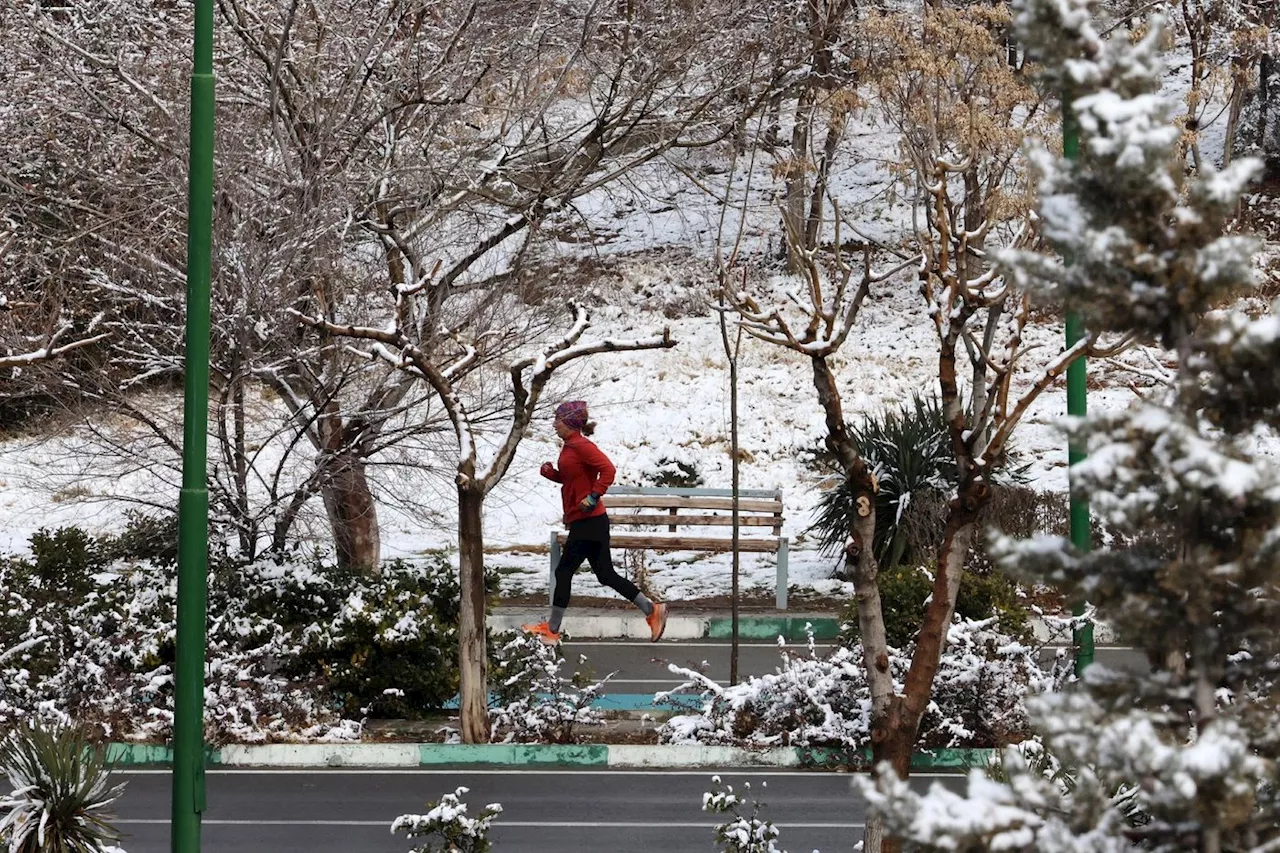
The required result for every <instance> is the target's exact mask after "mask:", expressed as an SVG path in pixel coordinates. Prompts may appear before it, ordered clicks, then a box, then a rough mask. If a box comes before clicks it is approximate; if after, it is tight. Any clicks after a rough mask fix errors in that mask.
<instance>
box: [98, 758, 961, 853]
mask: <svg viewBox="0 0 1280 853" xmlns="http://www.w3.org/2000/svg"><path fill="white" fill-rule="evenodd" d="M717 772H718V773H719V774H720V775H721V776H722V777H723V778H724V779H725V781H727V782H729V783H730V784H733V785H734V787H735V789H737V790H739V791H740V790H741V785H740V783H741V782H743V781H750V782H751V783H752V786H753V789H754V791H756V792H757V793H758V794H759V796H760V798H761V799H762V800H764V801H765V803H766V808H765V812H764V816H765V817H767V818H768V819H770V820H773V821H774V823H775V824H777V825H778V827H779V829H781V831H782V837H781V839H780V841H781V846H782V847H783V848H784V849H788V850H791V851H793V853H802V851H810V850H821V851H823V853H835V851H849V850H852V849H853V845H854V843H855V841H856V840H857V839H858V838H859V837H860V835H861V832H862V824H863V822H864V820H865V810H864V807H863V803H862V802H861V800H860V799H859V797H858V796H857V794H856V793H855V792H854V791H853V789H852V786H851V779H850V777H849V776H848V775H843V774H832V773H805V772H787V771H761V772H749V771H748V772H742V771H733V770H721V771H715V770H710V769H708V770H695V771H663V770H655V771H621V770H597V771H580V770H563V771H542V770H539V771H512V770H492V771H477V770H456V771H450V770H400V771H354V770H315V771H310V772H297V771H244V770H225V771H212V770H211V771H210V772H209V774H208V777H207V785H208V811H207V812H206V813H205V817H204V829H203V833H202V836H203V844H202V847H201V849H202V851H204V853H233V851H234V853H384V851H385V853H405V851H408V850H409V849H410V847H411V844H410V842H409V840H408V839H406V838H405V837H404V836H403V835H400V836H393V835H391V831H390V828H391V822H392V820H394V819H395V818H396V817H397V816H398V815H400V814H403V813H406V812H412V813H422V812H425V811H426V809H425V803H426V802H427V801H428V800H434V799H437V798H438V797H439V796H440V795H441V794H443V793H447V792H451V791H452V790H453V789H454V788H456V787H458V786H460V785H462V786H466V787H468V788H470V789H471V791H470V793H469V794H467V795H466V796H465V797H464V800H465V801H466V802H468V803H469V804H470V806H471V811H472V813H475V812H478V811H479V809H480V808H482V807H483V806H484V805H485V804H487V803H491V802H499V803H501V804H502V807H503V812H502V814H501V815H500V816H499V817H498V819H497V820H495V821H494V830H493V833H492V835H491V838H492V839H493V841H494V847H495V850H496V851H497V853H604V851H617V853H650V852H651V851H663V853H695V851H697V853H710V851H712V850H714V849H715V847H714V844H713V827H714V825H715V824H716V823H717V822H719V821H718V820H717V817H716V816H715V815H710V814H707V813H705V812H703V811H702V810H701V805H702V794H703V792H705V791H707V790H709V789H710V787H711V785H710V779H711V776H712V775H714V774H715V773H717ZM119 775H120V777H121V778H123V779H124V780H125V781H127V782H128V787H127V788H126V791H125V794H124V797H123V798H122V799H121V800H120V801H119V802H118V803H117V810H116V811H117V815H118V818H119V819H118V820H117V821H116V824H117V826H118V827H119V828H120V829H121V830H122V831H123V832H125V833H127V836H126V838H125V839H124V840H123V842H122V843H123V846H124V848H125V849H126V850H128V851H129V853H168V851H169V815H170V808H171V805H170V787H169V784H170V777H169V773H168V771H132V772H122V773H121V774H119ZM939 781H941V782H943V783H944V784H947V785H948V786H951V787H955V786H959V785H960V784H962V780H961V778H960V777H956V776H941V777H939V776H936V775H935V776H921V777H917V778H916V779H915V781H914V784H915V785H917V786H919V787H920V788H921V789H923V788H925V787H927V786H928V785H929V784H931V783H934V782H939ZM762 783H763V784H764V785H765V787H764V788H761V787H760V785H761V784H762Z"/></svg>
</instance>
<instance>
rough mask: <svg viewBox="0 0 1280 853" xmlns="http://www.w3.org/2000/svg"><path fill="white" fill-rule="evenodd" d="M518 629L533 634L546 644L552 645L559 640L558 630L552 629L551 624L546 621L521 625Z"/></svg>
mask: <svg viewBox="0 0 1280 853" xmlns="http://www.w3.org/2000/svg"><path fill="white" fill-rule="evenodd" d="M520 630H521V631H524V632H525V633H526V634H533V635H534V636H535V637H537V638H538V639H539V640H541V641H542V642H543V643H545V644H546V645H548V646H554V645H557V644H559V642H560V634H559V632H557V631H552V630H551V626H550V625H548V624H547V623H546V622H539V623H538V624H536V625H521V626H520Z"/></svg>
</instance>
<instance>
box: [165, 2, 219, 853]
mask: <svg viewBox="0 0 1280 853" xmlns="http://www.w3.org/2000/svg"><path fill="white" fill-rule="evenodd" d="M194 59H195V64H194V68H193V71H192V74H191V163H190V172H189V184H188V197H187V351H186V376H185V399H184V406H183V431H182V491H181V492H180V494H179V497H178V636H177V667H176V673H175V689H174V694H175V695H174V720H173V817H172V826H171V847H170V849H171V850H172V851H173V853H199V850H200V818H201V814H202V813H203V812H204V807H205V788H204V664H205V640H206V638H205V618H206V610H207V606H208V592H209V578H208V571H209V492H208V490H207V488H206V486H205V460H206V450H207V440H208V417H209V287H210V281H209V280H210V268H211V266H212V242H213V233H212V232H213V110H214V100H213V0H196V3H195V57H194Z"/></svg>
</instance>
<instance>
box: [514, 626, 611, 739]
mask: <svg viewBox="0 0 1280 853" xmlns="http://www.w3.org/2000/svg"><path fill="white" fill-rule="evenodd" d="M578 662H579V664H583V663H586V658H585V657H583V656H580V657H579V658H578ZM564 664H565V659H564V653H563V652H561V650H560V649H559V647H551V646H547V645H545V644H544V643H543V642H542V641H541V640H539V639H537V638H536V637H532V636H530V635H527V634H520V635H517V636H515V637H513V638H511V639H510V640H508V641H507V642H505V643H502V644H501V645H500V646H499V647H498V651H497V653H496V661H495V665H494V668H493V685H494V688H493V689H494V694H495V703H494V707H493V708H491V709H490V711H489V714H490V717H491V718H492V720H493V735H494V738H495V739H501V740H503V741H506V742H513V741H514V742H517V743H576V742H577V740H578V736H577V730H578V729H580V728H582V727H583V726H599V725H602V724H603V723H604V717H603V715H602V714H601V713H600V711H599V710H597V709H596V708H594V707H592V705H591V703H592V701H593V700H594V699H595V698H596V697H597V696H599V695H600V691H601V690H603V689H604V686H605V684H606V683H608V681H609V679H610V678H612V677H613V674H612V673H611V674H609V675H607V676H605V677H604V678H603V679H601V680H599V681H596V680H594V679H593V678H592V676H591V674H590V673H588V672H583V671H575V672H574V673H573V675H572V676H571V677H569V678H565V677H564V676H563V675H562V674H561V670H562V669H563V667H564Z"/></svg>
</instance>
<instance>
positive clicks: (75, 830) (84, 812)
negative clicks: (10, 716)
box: [0, 723, 124, 853]
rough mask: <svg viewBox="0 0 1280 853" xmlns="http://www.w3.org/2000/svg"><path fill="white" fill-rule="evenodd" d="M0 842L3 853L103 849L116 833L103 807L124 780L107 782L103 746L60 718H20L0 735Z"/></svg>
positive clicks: (97, 851) (85, 852) (97, 852)
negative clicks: (2, 782)
mask: <svg viewBox="0 0 1280 853" xmlns="http://www.w3.org/2000/svg"><path fill="white" fill-rule="evenodd" d="M0 772H3V774H4V776H5V778H6V779H7V780H8V783H9V786H10V787H11V788H12V791H10V792H9V793H7V794H3V795H0V847H2V848H3V849H4V850H5V851H6V853H102V851H104V850H106V849H107V847H108V844H109V843H110V842H112V841H115V840H117V839H118V838H119V837H120V833H119V832H117V831H116V829H115V827H113V826H112V825H111V823H110V821H111V819H112V818H113V817H114V816H113V815H112V814H110V813H109V812H108V811H107V809H108V807H109V806H110V805H111V804H112V803H113V802H115V801H116V800H117V799H118V798H119V797H120V794H121V792H123V791H124V785H115V786H112V785H111V784H110V778H109V772H110V770H109V767H108V766H107V762H106V757H105V755H104V754H103V752H102V750H101V749H99V748H96V747H94V746H92V745H90V744H89V743H88V741H86V740H85V737H84V734H83V733H82V732H80V731H79V730H78V729H73V728H70V727H68V726H64V725H60V724H41V723H36V724H22V725H20V726H19V727H18V728H16V729H15V730H14V731H12V732H10V733H9V735H8V737H6V738H5V739H4V740H3V741H0Z"/></svg>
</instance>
